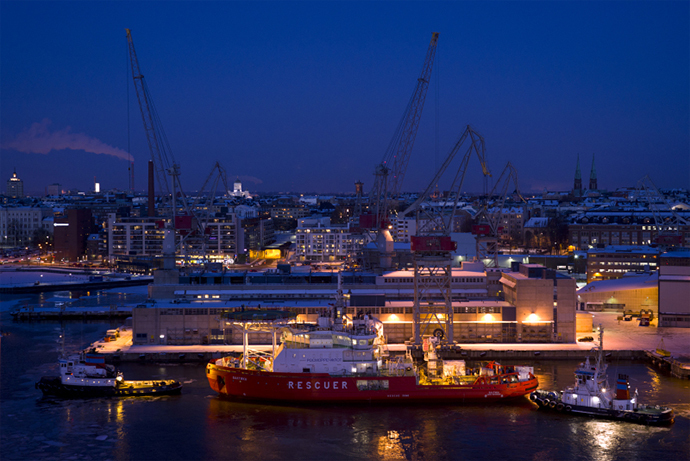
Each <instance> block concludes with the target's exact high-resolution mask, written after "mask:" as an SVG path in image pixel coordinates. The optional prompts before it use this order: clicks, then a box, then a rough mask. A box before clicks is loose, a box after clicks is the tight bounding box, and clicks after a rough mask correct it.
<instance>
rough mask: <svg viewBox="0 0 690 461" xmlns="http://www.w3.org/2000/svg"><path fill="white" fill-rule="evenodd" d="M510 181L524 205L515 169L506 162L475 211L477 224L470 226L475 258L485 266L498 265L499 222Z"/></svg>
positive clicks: (525, 202)
mask: <svg viewBox="0 0 690 461" xmlns="http://www.w3.org/2000/svg"><path fill="white" fill-rule="evenodd" d="M511 183H512V184H513V185H514V187H515V189H514V190H515V192H514V194H515V195H516V196H517V198H518V200H520V201H521V202H523V203H524V204H525V205H526V204H527V201H526V200H525V199H524V197H523V196H522V194H520V189H519V187H518V173H517V170H516V169H515V167H514V166H513V164H512V163H510V162H508V163H507V164H506V166H505V168H504V169H503V171H502V172H501V175H500V176H499V177H498V179H497V180H496V183H495V184H494V187H493V188H492V189H491V192H489V195H487V197H486V201H485V202H484V205H483V206H482V208H481V209H480V211H479V213H477V216H476V218H475V219H476V221H477V224H475V225H474V226H473V227H472V233H473V234H475V236H476V242H477V259H478V260H479V261H482V262H483V263H484V265H485V266H486V267H498V240H499V234H500V232H501V231H502V230H503V228H502V227H501V226H500V224H501V219H502V216H503V207H504V205H505V202H506V197H507V196H508V189H509V186H510V184H511ZM496 196H498V200H497V201H496V202H493V203H492V204H491V205H492V206H491V208H489V205H490V201H491V199H492V198H493V197H496Z"/></svg>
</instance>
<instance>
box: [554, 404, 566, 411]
mask: <svg viewBox="0 0 690 461" xmlns="http://www.w3.org/2000/svg"><path fill="white" fill-rule="evenodd" d="M564 406H565V405H563V404H562V403H559V404H558V405H556V410H558V411H563V407H564Z"/></svg>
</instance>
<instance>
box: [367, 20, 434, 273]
mask: <svg viewBox="0 0 690 461" xmlns="http://www.w3.org/2000/svg"><path fill="white" fill-rule="evenodd" d="M438 35H439V34H438V32H434V33H432V35H431V42H430V43H429V48H428V49H427V52H426V57H425V59H424V65H423V67H422V72H421V74H420V76H419V78H418V79H417V85H416V86H415V89H414V92H413V93H412V96H411V98H410V100H409V102H408V104H407V107H406V108H405V112H404V113H403V116H402V118H401V120H400V123H399V124H398V126H397V128H396V130H395V133H394V135H393V138H392V139H391V141H390V143H389V144H388V148H387V149H386V153H385V155H384V157H383V160H382V161H381V163H379V164H378V165H376V167H375V168H374V184H373V186H372V189H371V191H370V194H369V207H370V210H371V211H373V212H372V213H370V214H367V215H361V216H360V227H361V228H365V229H372V230H373V231H374V232H375V234H376V242H377V246H378V248H379V253H380V254H381V267H382V268H390V267H391V265H392V257H393V238H392V237H391V235H390V230H389V217H388V214H389V212H390V209H391V204H392V201H393V200H395V199H396V198H397V197H398V195H399V194H400V190H401V187H402V182H403V178H404V177H405V171H406V170H407V164H408V162H409V160H410V153H411V152H412V146H413V145H414V141H415V138H416V136H417V129H418V128H419V121H420V119H421V117H422V109H423V108H424V101H425V100H426V93H427V90H428V88H429V81H430V78H431V70H432V68H433V64H434V57H435V56H436V45H437V43H438Z"/></svg>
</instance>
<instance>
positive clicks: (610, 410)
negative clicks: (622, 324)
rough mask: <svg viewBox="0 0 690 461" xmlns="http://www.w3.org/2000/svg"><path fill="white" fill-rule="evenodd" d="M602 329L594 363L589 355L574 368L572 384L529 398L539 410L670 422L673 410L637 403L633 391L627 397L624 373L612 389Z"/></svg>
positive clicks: (626, 383)
mask: <svg viewBox="0 0 690 461" xmlns="http://www.w3.org/2000/svg"><path fill="white" fill-rule="evenodd" d="M603 341H604V328H603V327H602V326H601V325H599V347H598V349H597V354H596V362H595V363H594V366H592V365H591V364H590V361H589V357H587V360H586V361H585V362H584V363H581V364H580V366H579V367H578V368H577V369H576V370H575V385H574V386H573V387H569V388H567V389H564V390H562V391H561V392H560V393H556V392H553V391H550V392H549V391H544V390H536V391H534V392H532V394H531V395H530V400H531V401H532V402H534V403H535V404H536V405H537V406H538V407H539V409H543V410H552V411H557V412H563V413H570V414H573V415H582V416H592V417H595V418H603V419H613V420H619V421H629V422H633V423H640V424H648V425H656V426H662V425H670V424H673V420H674V416H673V409H671V408H668V407H662V406H659V405H640V404H639V403H638V393H637V390H635V393H634V394H633V396H632V397H631V396H630V384H629V382H628V376H627V375H622V374H619V375H618V380H617V381H616V389H615V391H614V390H613V389H611V387H610V386H609V384H608V378H607V375H606V368H607V365H606V364H605V363H604V358H603V353H604V352H603V351H604V345H603Z"/></svg>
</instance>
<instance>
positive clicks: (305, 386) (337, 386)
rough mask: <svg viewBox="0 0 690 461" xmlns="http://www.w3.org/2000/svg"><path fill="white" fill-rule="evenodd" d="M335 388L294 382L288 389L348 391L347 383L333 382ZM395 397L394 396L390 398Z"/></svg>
mask: <svg viewBox="0 0 690 461" xmlns="http://www.w3.org/2000/svg"><path fill="white" fill-rule="evenodd" d="M244 379H245V380H246V378H244ZM332 383H333V387H331V381H324V382H321V381H314V382H313V383H312V382H311V381H307V382H306V383H305V382H304V381H297V386H295V382H294V381H288V389H311V388H312V387H313V388H314V389H317V390H319V389H329V390H330V389H333V390H336V391H337V390H346V389H347V381H333V382H332ZM389 397H393V396H389ZM395 397H399V396H395Z"/></svg>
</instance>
